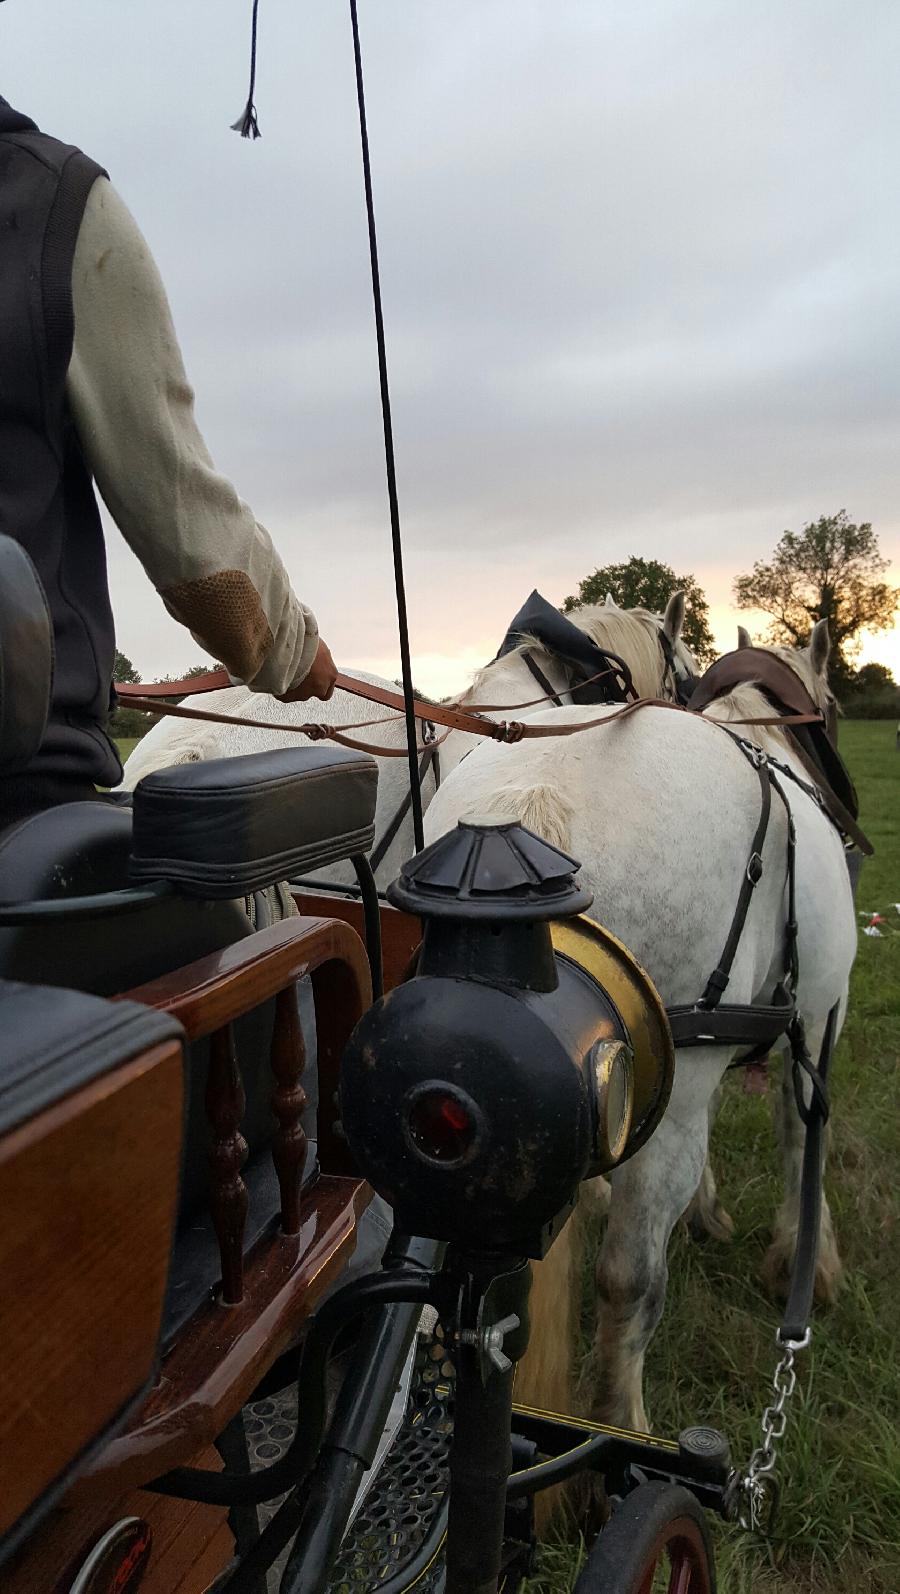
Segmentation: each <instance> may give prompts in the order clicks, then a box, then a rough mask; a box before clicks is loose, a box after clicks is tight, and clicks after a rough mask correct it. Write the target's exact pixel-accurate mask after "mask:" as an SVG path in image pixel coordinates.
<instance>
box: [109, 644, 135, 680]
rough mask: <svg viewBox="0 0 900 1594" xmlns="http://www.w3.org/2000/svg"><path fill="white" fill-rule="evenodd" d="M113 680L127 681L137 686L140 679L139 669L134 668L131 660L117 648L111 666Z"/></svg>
mask: <svg viewBox="0 0 900 1594" xmlns="http://www.w3.org/2000/svg"><path fill="white" fill-rule="evenodd" d="M113 680H114V681H127V682H128V684H129V685H131V686H139V685H140V680H141V676H140V671H139V670H136V669H135V667H134V665H133V664H132V662H131V660H130V659H128V658H126V657H125V654H124V653H120V652H119V650H118V648H116V662H115V665H114V666H113Z"/></svg>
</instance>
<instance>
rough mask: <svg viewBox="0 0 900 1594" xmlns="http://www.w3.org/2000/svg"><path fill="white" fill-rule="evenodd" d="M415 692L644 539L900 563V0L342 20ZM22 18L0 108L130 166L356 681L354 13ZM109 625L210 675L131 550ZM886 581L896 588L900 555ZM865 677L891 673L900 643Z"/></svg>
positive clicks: (144, 666)
mask: <svg viewBox="0 0 900 1594" xmlns="http://www.w3.org/2000/svg"><path fill="white" fill-rule="evenodd" d="M360 12H361V27H362V32H363V50H364V57H365V65H366V82H367V95H368V101H369V124H370V134H371V139H372V158H373V168H374V177H375V188H376V206H377V213H378V223H379V235H380V250H381V258H382V277H383V291H384V303H385V316H386V322H387V332H388V345H389V348H388V352H389V360H390V369H391V382H392V392H393V402H394V418H395V433H396V447H397V457H398V468H399V484H400V500H401V514H402V518H403V526H404V537H405V547H406V559H407V575H408V583H409V601H410V611H411V619H412V635H413V649H414V655H415V661H416V671H415V673H416V675H417V678H418V679H419V681H420V682H421V684H422V686H423V687H426V688H428V687H431V688H437V687H441V688H444V689H447V690H449V689H452V688H453V687H455V686H456V685H459V684H461V682H462V680H463V679H464V678H465V675H466V672H467V671H468V670H470V669H471V668H473V667H474V666H475V665H477V664H479V663H481V662H483V661H484V660H485V659H486V658H487V657H489V656H490V655H491V654H492V653H493V651H494V650H495V647H496V645H497V642H498V640H499V638H500V636H501V635H502V633H503V631H504V630H505V625H506V621H507V620H508V619H509V617H510V616H511V615H512V613H513V612H514V611H515V610H516V609H517V608H518V606H519V604H520V603H521V601H522V599H523V598H524V597H525V596H526V595H527V593H528V591H529V590H530V589H531V588H532V587H533V586H537V587H539V588H540V589H541V590H542V591H543V592H544V594H545V596H546V597H548V598H550V599H552V600H555V601H560V600H561V599H562V598H563V597H564V596H565V595H566V594H567V593H568V592H571V591H573V590H574V588H575V587H576V585H577V582H578V580H579V579H580V577H582V576H584V575H585V574H587V573H589V572H590V571H591V570H593V569H594V568H595V567H596V566H597V565H598V564H605V563H607V562H609V561H611V560H618V559H623V558H627V557H628V556H629V554H631V553H639V554H644V555H647V556H652V557H656V558H661V559H664V560H666V561H667V562H668V563H670V564H673V565H674V566H676V568H677V569H679V570H681V571H693V573H694V574H695V575H696V576H697V578H698V579H699V581H700V582H701V584H702V585H703V586H704V587H705V589H706V591H707V594H708V596H709V599H710V602H711V604H712V605H713V619H714V623H715V628H716V630H717V633H718V636H719V639H720V641H721V643H722V644H723V645H724V646H731V645H732V644H733V639H734V626H735V624H736V621H737V618H738V616H737V614H736V611H734V610H733V609H732V608H731V607H730V590H731V580H732V577H733V575H734V574H735V573H736V572H737V571H740V570H745V569H747V568H749V566H750V565H751V564H752V562H753V560H754V559H756V558H760V557H765V556H767V555H768V554H769V553H770V552H771V550H772V548H773V546H774V543H775V542H776V540H777V538H778V536H779V534H780V533H781V531H782V530H783V529H784V528H785V527H791V528H794V529H800V527H801V526H802V525H803V524H804V522H806V521H807V520H810V519H814V518H816V517H817V516H818V515H820V514H827V513H832V512H834V511H836V510H837V509H840V508H842V507H846V508H847V510H848V512H849V513H850V515H851V517H852V518H853V519H857V520H871V521H872V522H873V524H874V526H875V528H876V530H877V532H878V533H879V536H880V538H881V542H882V547H883V550H884V551H885V553H887V554H888V555H889V556H890V557H891V558H892V559H893V560H895V561H896V562H897V563H898V564H900V497H898V465H900V447H898V436H900V276H898V271H897V257H898V230H900V229H898V214H900V192H898V190H900V179H898V172H900V160H898V149H900V93H898V72H900V68H898V61H900V6H898V4H897V0H790V3H789V4H786V3H785V0H755V3H754V4H753V5H745V4H739V3H738V0H360ZM249 20H250V0H152V3H151V0H78V3H77V4H73V0H8V3H7V4H4V5H3V6H2V8H0V93H3V94H4V95H5V96H6V98H7V99H9V100H11V101H12V103H13V104H14V105H16V106H17V107H18V108H19V109H21V110H24V111H27V112H28V113H29V114H30V115H32V116H33V117H34V118H35V119H36V120H37V121H38V122H39V124H40V125H41V126H43V127H44V128H45V130H46V131H48V132H51V133H54V134H56V135H57V136H59V137H62V138H64V139H66V140H67V141H70V142H73V143H77V144H80V145H81V146H82V147H83V148H84V149H86V150H87V151H88V152H89V153H90V154H91V155H93V156H95V157H96V158H97V159H99V160H100V161H101V162H102V163H103V164H104V165H105V166H106V167H107V168H108V170H109V172H110V175H111V176H112V179H113V181H114V182H115V183H116V185H117V187H118V188H119V190H120V192H121V193H122V194H123V196H124V197H125V199H126V201H127V202H128V204H129V205H130V207H131V209H132V210H133V212H134V213H135V215H136V217H137V219H138V221H139V223H140V225H141V227H142V228H143V230H144V232H145V234H146V236H147V238H148V240H149V242H150V244H151V247H152V249H153V252H154V254H155V255H156V257H157V260H158V262H159V264H160V267H161V269H162V273H163V277H164V279H165V281H166V284H167V287H168V291H169V295H170V298H171V300H172V304H173V308H174V312H175V319H176V325H177V327H178V331H179V335H180V338H181V342H182V345H183V348H184V353H185V358H186V362H187V366H188V371H189V374H190V377H191V380H192V382H193V384H194V386H195V389H196V392H197V405H198V415H199V419H200V423H201V426H202V428H203V431H204V433H205V435H206V438H207V441H208V443H209V445H210V448H211V449H212V452H213V455H214V457H215V459H216V461H217V463H218V464H219V466H220V468H221V469H223V470H224V471H226V472H227V473H228V474H229V475H230V476H231V478H232V479H233V480H234V482H235V484H236V486H237V487H238V490H239V491H240V493H241V495H242V496H243V497H244V498H246V499H247V500H248V501H249V502H250V503H251V504H252V505H253V508H254V511H255V513H256V515H257V517H258V518H259V519H260V520H261V521H263V522H264V524H266V525H267V526H268V528H269V530H270V531H271V532H272V534H273V536H274V538H275V540H276V543H277V545H278V547H279V549H280V550H281V552H282V555H283V557H284V559H285V562H286V563H287V565H288V568H289V570H290V572H291V575H292V578H293V580H294V583H295V586H296V588H297V591H298V592H299V593H300V595H301V596H302V597H303V598H304V599H305V600H306V601H308V602H309V603H311V604H312V605H313V606H314V608H315V609H316V612H317V614H318V616H319V619H320V624H321V628H322V631H323V634H324V635H325V636H326V637H327V639H328V640H329V642H330V643H331V645H332V647H333V651H334V652H335V654H336V656H337V657H338V659H339V662H341V663H343V664H345V665H348V666H352V665H354V664H356V665H357V666H361V667H362V666H368V667H369V668H373V669H379V670H384V671H385V672H386V673H393V671H394V669H395V668H396V660H397V648H396V625H395V619H394V605H393V591H392V575H391V562H390V548H389V528H388V522H387V509H386V497H385V489H384V467H383V457H382V444H381V431H380V426H381V422H380V414H379V409H378V388H377V370H376V363H375V346H374V335H373V324H372V311H371V299H370V287H369V279H368V255H367V247H366V236H365V223H364V214H363V208H362V207H363V193H362V178H361V171H360V159H359V148H358V131H357V126H356V108H355V98H354V78H353V60H352V48H351V39H350V32H349V21H348V15H347V6H346V4H345V3H343V0H304V3H302V4H301V3H299V0H261V5H260V41H259V52H260V59H259V76H258V84H257V104H258V107H259V115H260V123H261V127H262V131H263V138H262V139H261V140H260V141H259V142H258V143H256V144H251V143H250V142H244V141H242V140H240V139H239V138H238V137H237V135H236V134H234V133H232V132H230V131H229V123H230V122H232V121H233V120H234V118H235V117H236V116H237V114H238V112H239V111H240V109H241V107H242V105H243V101H244V98H245V94H246V78H247V64H248V44H249ZM110 549H111V558H110V563H111V577H112V585H113V595H114V603H115V608H116V617H117V626H118V632H119V643H120V646H121V647H122V648H123V649H124V651H125V652H126V653H128V654H130V655H131V657H132V658H133V659H134V660H135V662H136V663H137V664H138V666H139V668H140V669H141V670H142V671H143V672H144V674H145V675H146V676H148V677H151V676H154V675H157V674H161V673H163V672H173V671H176V670H180V669H181V668H183V667H185V666H186V665H188V664H189V663H191V662H193V661H195V660H197V659H198V658H199V652H198V649H197V647H196V645H195V644H194V643H193V642H192V641H191V639H190V638H189V637H187V636H186V635H185V634H184V633H183V632H181V631H180V630H179V628H178V627H177V626H176V625H175V624H174V623H173V622H172V621H170V620H169V619H168V618H167V616H166V615H165V613H164V611H163V610H162V607H161V605H160V604H159V601H158V600H157V599H156V598H155V596H154V594H153V593H152V590H151V589H150V588H149V585H148V583H147V581H146V579H145V578H144V576H143V574H142V572H141V571H140V569H139V567H138V566H137V564H136V563H135V561H134V559H133V558H132V556H131V555H130V554H129V553H128V551H127V550H126V549H125V548H124V546H123V544H122V542H121V540H120V539H119V538H118V536H117V534H116V533H115V532H112V533H111V536H110ZM894 579H895V580H897V579H900V577H898V574H897V567H896V564H895V571H894ZM864 656H867V657H873V658H879V657H880V658H882V659H884V660H885V662H889V663H891V664H892V665H893V666H894V668H895V669H897V670H898V673H900V639H898V635H897V633H896V632H895V633H894V635H893V636H889V637H886V638H885V637H882V638H879V639H874V640H873V642H872V644H871V645H870V646H867V649H866V653H865V655H864Z"/></svg>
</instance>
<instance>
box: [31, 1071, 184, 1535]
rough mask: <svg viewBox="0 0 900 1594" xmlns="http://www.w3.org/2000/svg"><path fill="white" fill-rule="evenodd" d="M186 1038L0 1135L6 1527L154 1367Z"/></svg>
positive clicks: (170, 1228) (174, 1185) (175, 1179)
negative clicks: (182, 1044)
mask: <svg viewBox="0 0 900 1594" xmlns="http://www.w3.org/2000/svg"><path fill="white" fill-rule="evenodd" d="M182 1110H183V1072H182V1060H181V1047H180V1046H179V1045H178V1044H177V1043H171V1042H169V1043H166V1044H163V1045H158V1046H155V1047H153V1048H152V1049H150V1050H149V1051H147V1052H146V1053H144V1054H143V1055H142V1056H140V1057H138V1058H136V1059H135V1060H134V1061H133V1062H130V1063H126V1064H124V1065H122V1066H121V1067H119V1068H117V1069H115V1070H113V1071H111V1072H110V1073H109V1074H107V1075H105V1076H103V1077H102V1078H100V1079H96V1080H94V1081H93V1082H92V1083H91V1084H89V1085H87V1086H86V1087H84V1088H83V1089H82V1090H78V1091H74V1092H73V1093H72V1095H71V1096H68V1097H67V1098H66V1099H65V1100H64V1101H61V1102H58V1103H57V1104H56V1105H55V1106H53V1107H51V1108H49V1109H48V1110H47V1111H45V1112H42V1113H39V1114H38V1115H37V1116H36V1117H35V1118H33V1119H31V1120H30V1121H29V1122H28V1123H27V1124H25V1125H23V1126H22V1127H21V1128H20V1129H17V1130H15V1131H13V1132H12V1133H11V1134H8V1135H6V1136H5V1137H4V1138H3V1139H2V1141H0V1213H2V1227H0V1347H2V1351H0V1458H2V1472H3V1487H2V1490H0V1529H2V1530H6V1529H7V1528H8V1527H9V1526H10V1525H11V1524H12V1523H14V1522H15V1521H16V1520H17V1519H18V1518H19V1517H20V1516H21V1515H22V1513H23V1512H24V1511H25V1510H26V1509H27V1508H28V1507H29V1506H30V1505H31V1504H32V1502H33V1501H35V1500H36V1499H37V1498H38V1496H39V1495H40V1494H41V1493H43V1491H44V1489H45V1488H47V1486H48V1485H49V1484H51V1483H52V1482H53V1481H54V1480H55V1479H56V1478H57V1477H59V1476H60V1474H61V1473H62V1472H63V1471H64V1469H65V1468H66V1467H67V1466H68V1465H69V1464H70V1463H71V1462H73V1461H74V1460H75V1459H76V1458H77V1457H78V1456H79V1455H80V1453H81V1451H82V1449H83V1448H84V1446H85V1445H87V1444H88V1443H90V1442H91V1441H92V1440H93V1439H94V1438H95V1437H96V1436H98V1435H99V1434H100V1433H101V1432H102V1431H103V1429H104V1428H105V1427H106V1426H107V1424H108V1423H109V1422H110V1420H111V1419H112V1418H114V1417H115V1416H116V1414H117V1413H118V1412H119V1411H120V1410H121V1409H122V1408H123V1407H124V1406H125V1404H126V1403H127V1401H128V1400H129V1399H130V1398H131V1397H133V1396H134V1395H135V1394H136V1393H138V1391H139V1390H140V1389H141V1387H142V1386H143V1385H144V1384H145V1382H146V1380H147V1379H148V1378H149V1377H151V1376H152V1373H153V1368H154V1363H155V1359H156V1352H157V1343H158V1337H159V1328H160V1321H161V1317H162V1309H163V1301H164V1296H165V1289H166V1280H167V1276H168V1267H169V1256H170V1248H171V1243H172V1233H173V1229H174V1223H175V1210H176V1203H177V1199H178V1178H179V1165H180V1158H181V1135H182Z"/></svg>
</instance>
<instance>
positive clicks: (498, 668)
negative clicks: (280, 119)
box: [461, 643, 571, 718]
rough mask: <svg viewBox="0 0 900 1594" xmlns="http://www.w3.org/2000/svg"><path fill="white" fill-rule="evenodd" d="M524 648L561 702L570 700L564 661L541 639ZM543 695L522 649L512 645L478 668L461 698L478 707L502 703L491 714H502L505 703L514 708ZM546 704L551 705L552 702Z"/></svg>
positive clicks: (469, 705)
mask: <svg viewBox="0 0 900 1594" xmlns="http://www.w3.org/2000/svg"><path fill="white" fill-rule="evenodd" d="M527 651H528V652H529V653H531V654H532V655H533V657H534V661H535V663H536V664H537V665H538V666H539V668H540V671H541V674H542V675H545V676H546V677H547V680H548V681H549V683H550V685H551V686H552V688H553V690H554V692H556V693H557V694H558V696H560V697H561V698H562V699H563V701H564V702H571V698H570V696H569V678H568V674H567V671H566V667H565V665H564V664H562V663H560V661H559V659H557V658H556V657H555V656H554V655H553V654H552V653H548V652H547V651H546V649H545V648H542V647H541V646H540V643H535V644H534V645H533V646H532V647H529V648H528V650H527ZM544 696H545V692H544V688H543V687H542V686H541V685H540V682H539V681H537V680H536V679H535V677H534V676H533V675H532V673H531V671H530V670H529V668H528V665H527V664H526V663H525V659H524V657H523V649H522V648H514V649H513V651H512V652H511V653H507V654H505V655H504V657H503V658H502V659H495V660H494V662H493V663H492V664H488V665H487V666H486V667H485V669H483V670H479V672H478V674H477V675H476V676H475V679H474V680H473V682H472V685H471V686H470V687H469V689H468V691H467V692H465V693H464V695H463V697H462V699H461V701H462V702H463V703H465V704H466V706H467V707H468V708H478V706H479V704H480V703H487V704H491V703H499V704H501V705H502V706H501V709H500V710H499V711H495V712H494V714H493V717H494V718H502V710H503V707H504V706H505V707H508V708H510V709H513V708H516V707H517V706H518V705H520V704H522V703H534V700H535V698H542V697H544ZM535 706H537V705H535ZM542 706H543V705H542ZM547 706H548V707H551V706H552V702H551V703H550V704H548V705H547Z"/></svg>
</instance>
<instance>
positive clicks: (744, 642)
mask: <svg viewBox="0 0 900 1594" xmlns="http://www.w3.org/2000/svg"><path fill="white" fill-rule="evenodd" d="M752 646H753V641H752V639H751V636H750V632H749V631H748V630H747V627H746V626H745V625H739V626H738V647H739V648H752Z"/></svg>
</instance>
